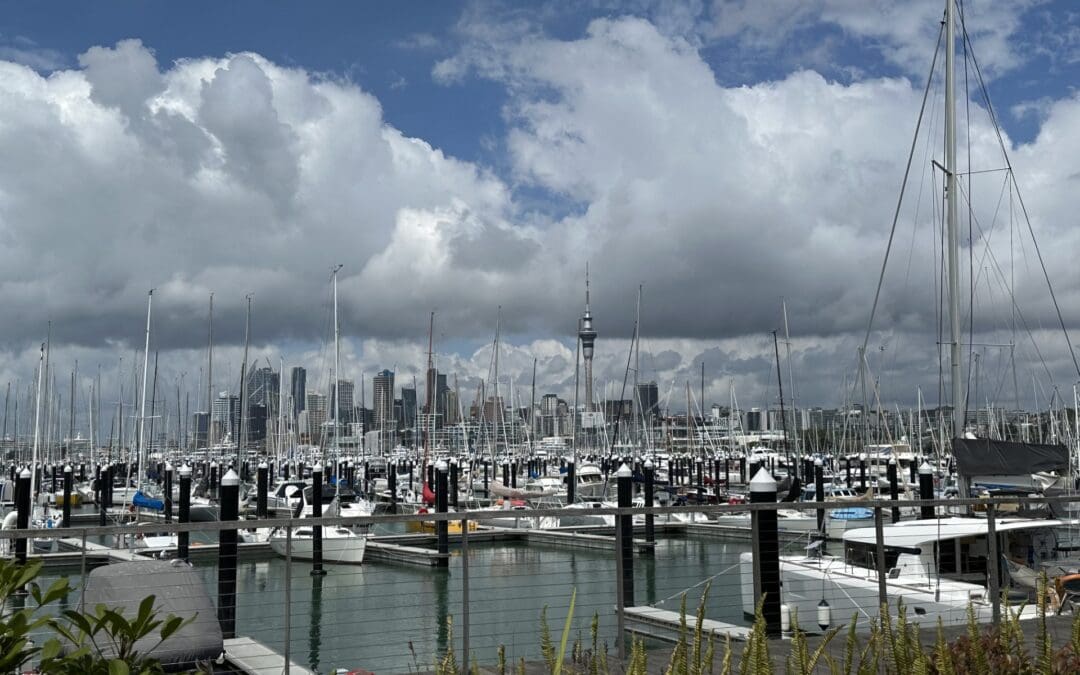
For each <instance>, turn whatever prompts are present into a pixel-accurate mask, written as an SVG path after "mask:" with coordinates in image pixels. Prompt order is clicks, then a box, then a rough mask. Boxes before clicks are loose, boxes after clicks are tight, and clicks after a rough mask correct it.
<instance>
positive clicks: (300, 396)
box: [290, 366, 307, 415]
mask: <svg viewBox="0 0 1080 675" xmlns="http://www.w3.org/2000/svg"><path fill="white" fill-rule="evenodd" d="M290 391H291V392H292V400H293V415H299V414H300V411H301V410H304V409H305V408H304V406H305V405H306V403H307V401H306V400H305V394H307V371H306V370H304V369H303V368H301V367H300V366H295V367H293V369H292V378H291V382H290Z"/></svg>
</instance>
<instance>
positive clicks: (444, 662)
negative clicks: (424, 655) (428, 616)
mask: <svg viewBox="0 0 1080 675" xmlns="http://www.w3.org/2000/svg"><path fill="white" fill-rule="evenodd" d="M446 644H447V647H446V654H444V655H443V657H442V658H441V659H439V661H438V662H436V664H435V675H458V672H459V671H458V664H457V655H456V654H455V653H454V617H453V615H448V616H447V617H446Z"/></svg>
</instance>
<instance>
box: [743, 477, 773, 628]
mask: <svg viewBox="0 0 1080 675" xmlns="http://www.w3.org/2000/svg"><path fill="white" fill-rule="evenodd" d="M750 503H751V504H776V479H775V478H773V477H772V475H771V474H770V473H769V472H768V471H767V470H765V469H764V468H761V469H758V472H757V473H756V474H755V475H754V477H753V479H752V480H751V481H750ZM750 519H751V529H752V535H753V548H754V553H753V556H754V593H755V596H756V599H757V600H759V601H761V603H762V607H761V612H762V616H764V618H765V632H766V634H767V635H768V636H769V637H780V540H779V534H778V532H777V521H776V510H775V509H760V510H759V509H755V510H754V511H752V512H751V517H750ZM762 596H764V599H762Z"/></svg>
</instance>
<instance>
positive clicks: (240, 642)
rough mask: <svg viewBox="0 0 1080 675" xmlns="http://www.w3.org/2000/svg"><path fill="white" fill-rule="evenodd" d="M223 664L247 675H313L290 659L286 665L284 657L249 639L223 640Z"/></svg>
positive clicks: (313, 674)
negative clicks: (286, 674)
mask: <svg viewBox="0 0 1080 675" xmlns="http://www.w3.org/2000/svg"><path fill="white" fill-rule="evenodd" d="M225 662H226V663H228V664H229V665H230V666H232V667H233V668H235V669H236V670H238V671H240V672H242V673H246V674H247V675H283V673H289V674H290V675H315V673H314V672H312V671H310V670H308V669H307V668H302V667H300V666H298V665H296V663H295V662H294V661H292V659H290V660H289V663H288V664H286V663H285V657H284V656H282V655H281V654H278V653H277V652H275V651H274V650H273V649H270V648H269V647H267V646H266V645H264V644H263V643H261V642H259V641H258V640H255V639H254V638H249V637H237V638H230V639H228V640H225Z"/></svg>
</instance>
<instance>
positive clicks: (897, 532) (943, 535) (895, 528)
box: [844, 518, 1065, 549]
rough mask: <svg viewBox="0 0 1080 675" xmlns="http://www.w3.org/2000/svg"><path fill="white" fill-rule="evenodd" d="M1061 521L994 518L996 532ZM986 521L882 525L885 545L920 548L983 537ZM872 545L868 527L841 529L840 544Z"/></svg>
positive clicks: (874, 537) (871, 531) (1055, 524)
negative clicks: (841, 542)
mask: <svg viewBox="0 0 1080 675" xmlns="http://www.w3.org/2000/svg"><path fill="white" fill-rule="evenodd" d="M1064 524H1065V523H1064V522H1062V521H1060V520H1049V519H1033V518H998V519H997V521H996V522H995V529H996V530H997V531H998V532H1010V531H1015V530H1035V529H1039V528H1044V527H1058V526H1061V525H1064ZM988 529H989V523H988V521H987V520H986V519H985V518H941V519H939V520H907V521H903V522H899V523H894V524H892V525H886V526H885V527H883V528H882V532H883V534H884V535H885V545H886V546H890V547H893V548H910V549H915V548H920V547H921V546H922V545H923V544H929V543H932V542H935V541H944V540H948V539H961V538H964V537H977V536H980V535H982V536H986V533H987V530H988ZM848 542H850V543H853V544H875V543H877V535H876V532H875V530H874V528H872V527H859V528H855V529H851V530H848V531H847V532H844V543H848Z"/></svg>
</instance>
